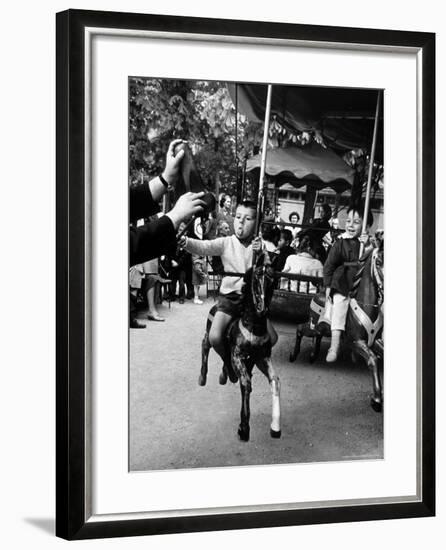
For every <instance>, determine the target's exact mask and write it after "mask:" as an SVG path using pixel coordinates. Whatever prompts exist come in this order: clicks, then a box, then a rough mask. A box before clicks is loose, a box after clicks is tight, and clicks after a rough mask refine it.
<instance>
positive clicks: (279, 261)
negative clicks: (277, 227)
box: [273, 229, 294, 271]
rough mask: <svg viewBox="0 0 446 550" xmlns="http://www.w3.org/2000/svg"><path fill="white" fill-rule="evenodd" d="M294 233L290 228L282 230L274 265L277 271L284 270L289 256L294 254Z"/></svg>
mask: <svg viewBox="0 0 446 550" xmlns="http://www.w3.org/2000/svg"><path fill="white" fill-rule="evenodd" d="M292 240H293V234H292V233H291V231H290V230H289V229H282V230H281V231H280V238H279V243H278V245H277V256H276V257H275V258H274V261H273V267H274V269H275V270H276V271H282V270H283V268H284V267H285V262H286V260H287V258H288V256H291V254H293V255H294V248H291V241H292Z"/></svg>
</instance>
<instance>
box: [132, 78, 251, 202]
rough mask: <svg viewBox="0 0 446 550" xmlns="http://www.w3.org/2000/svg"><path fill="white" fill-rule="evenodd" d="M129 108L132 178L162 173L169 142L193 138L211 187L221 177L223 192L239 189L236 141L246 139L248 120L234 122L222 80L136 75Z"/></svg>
mask: <svg viewBox="0 0 446 550" xmlns="http://www.w3.org/2000/svg"><path fill="white" fill-rule="evenodd" d="M129 109H130V112H129V119H130V124H129V142H130V158H129V163H130V170H129V172H130V181H131V182H137V181H140V179H141V178H145V177H153V176H154V175H156V174H158V173H159V172H160V171H161V170H162V168H163V165H164V157H165V153H166V150H167V147H168V145H169V143H170V141H171V140H172V139H175V138H182V139H186V140H188V141H189V144H190V146H191V148H192V151H193V153H194V157H195V161H196V163H197V166H198V169H199V170H200V174H201V176H202V178H203V180H204V181H205V182H207V184H208V186H209V187H210V188H211V189H213V190H214V189H215V186H216V182H218V184H219V189H220V190H221V191H224V192H230V193H233V192H234V191H235V186H236V177H237V172H238V169H239V167H238V166H237V163H236V140H241V139H242V138H243V134H244V126H246V123H245V124H243V122H241V121H240V120H239V121H238V122H237V124H236V113H235V108H234V105H233V103H232V100H231V98H230V96H229V93H228V91H227V89H226V87H225V86H224V84H222V83H219V82H205V81H184V80H183V81H181V80H167V79H143V78H134V79H131V81H130V102H129ZM236 131H237V138H236ZM237 149H238V147H237Z"/></svg>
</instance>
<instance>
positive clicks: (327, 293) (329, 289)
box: [325, 286, 331, 300]
mask: <svg viewBox="0 0 446 550" xmlns="http://www.w3.org/2000/svg"><path fill="white" fill-rule="evenodd" d="M330 291H331V288H330V287H329V286H327V288H326V289H325V298H326V299H327V300H329V299H330Z"/></svg>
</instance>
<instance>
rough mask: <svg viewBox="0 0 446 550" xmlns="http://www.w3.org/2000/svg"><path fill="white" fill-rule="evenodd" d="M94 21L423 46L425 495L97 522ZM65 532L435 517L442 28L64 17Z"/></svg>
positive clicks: (59, 483)
mask: <svg viewBox="0 0 446 550" xmlns="http://www.w3.org/2000/svg"><path fill="white" fill-rule="evenodd" d="M87 27H94V28H107V29H125V30H141V31H147V30H150V31H162V32H173V31H176V32H181V33H192V32H193V33H200V34H204V35H212V36H213V37H215V36H219V35H223V36H244V37H256V38H266V39H285V40H287V39H290V40H291V39H292V40H302V41H311V42H319V43H322V44H323V43H327V44H341V43H342V44H347V45H348V44H352V45H353V44H361V45H363V46H365V47H371V48H372V47H376V46H392V47H395V48H405V47H407V48H415V49H417V51H418V52H419V53H420V54H421V55H420V59H421V63H422V66H421V70H422V82H421V92H422V103H421V111H420V120H421V128H420V130H419V132H420V134H419V137H420V138H421V140H422V144H423V145H422V154H421V158H420V159H419V160H420V171H419V186H420V196H422V198H423V199H422V205H421V215H422V219H423V228H422V235H421V241H420V242H421V251H420V252H421V257H422V263H421V265H422V269H421V275H420V277H421V285H420V289H421V304H422V306H421V311H419V312H418V315H419V322H420V326H421V332H420V334H421V338H420V342H419V347H420V357H421V359H420V360H421V376H420V384H421V385H422V388H421V396H422V397H421V404H420V417H421V427H422V429H421V440H420V453H421V465H422V466H421V477H420V479H421V484H420V485H421V486H420V499H419V501H417V502H406V503H404V502H402V503H385V502H383V503H380V502H377V503H370V504H365V505H361V506H350V505H346V506H345V505H344V506H341V505H340V506H327V507H323V508H314V509H302V508H301V509H292V508H289V509H283V507H282V509H280V510H278V509H275V510H270V511H246V510H243V511H240V512H239V513H215V510H214V511H213V512H212V513H210V514H209V515H197V516H194V515H188V516H187V517H186V516H178V517H157V518H151V519H145V518H141V519H122V520H121V519H118V520H113V521H111V520H104V521H101V519H100V518H96V520H95V521H91V518H90V515H89V507H88V505H87V498H88V479H89V473H88V472H87V469H86V466H85V464H86V462H85V453H86V441H87V438H88V437H89V434H88V433H87V430H86V416H85V415H86V404H87V398H88V387H87V384H88V377H87V376H86V368H85V367H86V353H88V348H87V347H86V346H87V345H86V336H85V335H86V332H85V331H86V328H87V327H86V321H85V319H86V310H85V290H86V280H85V277H86V276H85V273H86V270H85V268H86V262H87V261H88V259H87V257H86V253H85V246H86V237H85V235H86V210H85V209H86V206H85V189H86V187H85V168H86V162H87V160H86V157H85V104H84V97H85V41H84V33H85V29H86V28H87ZM56 70H57V80H56V87H57V89H56V100H57V103H56V119H57V123H56V144H57V145H56V147H57V161H56V162H57V164H56V177H57V196H56V209H57V212H56V227H57V231H56V235H57V236H56V250H57V266H56V292H57V297H56V298H57V299H56V316H57V322H56V327H57V334H56V342H57V344H56V345H57V349H56V361H57V365H56V391H57V396H56V436H57V442H56V453H57V456H56V535H57V536H59V537H62V538H65V539H69V540H72V539H87V538H97V537H119V536H133V535H149V534H163V533H180V532H192V531H212V530H224V529H250V528H260V527H276V526H286V525H304V524H319V523H333V522H351V521H364V520H382V519H392V518H415V517H421V516H432V515H434V514H435V307H434V305H435V281H434V278H435V275H434V273H435V269H434V266H435V168H434V167H435V119H434V117H435V35H434V34H431V33H419V32H406V31H404V32H403V31H390V30H372V29H358V28H341V27H322V26H314V25H294V24H282V23H269V22H268V23H267V22H258V21H237V20H220V19H201V18H189V17H172V16H163V15H144V14H134V13H132V14H131V13H117V12H116V13H112V12H94V11H83V10H68V11H65V12H62V13H58V14H57V16H56Z"/></svg>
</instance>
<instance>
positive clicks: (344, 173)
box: [246, 142, 355, 193]
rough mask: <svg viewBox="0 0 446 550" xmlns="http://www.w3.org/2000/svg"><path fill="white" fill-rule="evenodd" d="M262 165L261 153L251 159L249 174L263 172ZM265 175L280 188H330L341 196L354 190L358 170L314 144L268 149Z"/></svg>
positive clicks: (328, 150) (248, 167)
mask: <svg viewBox="0 0 446 550" xmlns="http://www.w3.org/2000/svg"><path fill="white" fill-rule="evenodd" d="M261 162H262V155H261V154H259V155H255V156H254V157H252V158H250V159H248V161H247V164H246V171H247V172H252V171H254V170H260V164H261ZM266 173H267V174H268V175H269V176H272V177H274V178H275V181H276V184H277V185H282V184H283V183H290V184H292V185H293V187H296V188H298V187H302V186H304V185H311V186H314V187H316V188H317V189H323V188H324V187H331V188H332V189H333V190H334V191H336V192H338V193H340V192H342V191H345V190H346V189H349V188H351V186H352V185H353V178H354V174H355V171H354V169H353V168H351V167H350V166H349V165H348V164H347V163H346V162H344V161H343V160H342V159H341V158H340V157H338V156H337V155H336V154H335V153H333V151H331V150H330V149H324V148H323V147H321V146H320V145H318V144H317V143H314V142H313V143H311V144H309V145H307V146H305V147H302V148H301V147H286V148H283V149H281V148H277V149H268V151H267V155H266Z"/></svg>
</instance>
